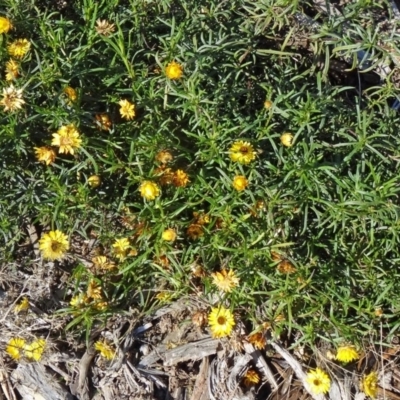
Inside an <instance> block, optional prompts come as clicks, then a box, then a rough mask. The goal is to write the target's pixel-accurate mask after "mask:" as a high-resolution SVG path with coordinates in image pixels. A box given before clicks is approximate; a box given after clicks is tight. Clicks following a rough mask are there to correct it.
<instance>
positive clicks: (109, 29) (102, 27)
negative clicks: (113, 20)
mask: <svg viewBox="0 0 400 400" xmlns="http://www.w3.org/2000/svg"><path fill="white" fill-rule="evenodd" d="M114 31H115V25H114V24H110V23H109V22H108V21H107V20H105V19H103V20H101V19H100V18H99V19H98V20H97V21H96V32H97V33H98V34H99V35H103V36H109V35H111V33H113V32H114Z"/></svg>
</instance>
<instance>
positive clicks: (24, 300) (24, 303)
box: [14, 297, 29, 314]
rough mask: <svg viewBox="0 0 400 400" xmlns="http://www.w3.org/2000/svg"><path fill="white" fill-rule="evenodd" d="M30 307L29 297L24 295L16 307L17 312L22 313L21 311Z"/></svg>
mask: <svg viewBox="0 0 400 400" xmlns="http://www.w3.org/2000/svg"><path fill="white" fill-rule="evenodd" d="M28 308H29V300H28V298H27V297H23V298H22V300H21V302H20V303H19V304H17V305H16V306H15V307H14V312H15V314H18V313H20V312H21V311H26V310H28Z"/></svg>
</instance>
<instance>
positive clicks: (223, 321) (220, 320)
mask: <svg viewBox="0 0 400 400" xmlns="http://www.w3.org/2000/svg"><path fill="white" fill-rule="evenodd" d="M217 321H218V324H219V325H225V324H226V318H225V317H218V320H217Z"/></svg>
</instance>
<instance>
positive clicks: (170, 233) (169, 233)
mask: <svg viewBox="0 0 400 400" xmlns="http://www.w3.org/2000/svg"><path fill="white" fill-rule="evenodd" d="M162 238H163V240H165V241H167V242H174V241H175V239H176V232H175V230H174V229H171V228H169V229H166V230H165V231H164V232H163V233H162Z"/></svg>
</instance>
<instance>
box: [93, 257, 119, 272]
mask: <svg viewBox="0 0 400 400" xmlns="http://www.w3.org/2000/svg"><path fill="white" fill-rule="evenodd" d="M92 263H93V264H94V266H95V268H98V269H102V270H109V269H113V268H115V263H113V262H112V261H110V260H108V258H107V257H106V256H96V257H93V258H92Z"/></svg>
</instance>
